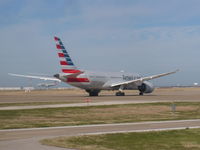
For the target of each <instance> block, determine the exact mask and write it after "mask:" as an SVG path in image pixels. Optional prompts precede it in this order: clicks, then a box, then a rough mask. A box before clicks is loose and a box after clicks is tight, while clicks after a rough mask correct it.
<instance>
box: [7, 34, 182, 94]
mask: <svg viewBox="0 0 200 150" xmlns="http://www.w3.org/2000/svg"><path fill="white" fill-rule="evenodd" d="M54 40H55V42H56V48H57V53H58V57H59V59H60V65H61V71H62V72H61V73H58V74H55V75H54V76H53V77H42V76H30V75H19V74H9V75H12V76H18V77H27V78H34V79H41V80H50V81H57V82H61V81H62V82H65V83H68V84H69V85H72V86H74V87H78V88H81V89H84V90H85V91H86V92H87V93H88V94H89V96H98V95H99V93H100V91H101V90H117V92H116V94H115V95H116V96H125V93H124V90H138V91H139V95H143V94H144V93H152V92H153V91H154V86H153V84H152V83H151V82H149V80H152V79H155V78H160V77H163V76H167V75H170V74H173V73H176V72H177V71H179V70H175V71H171V72H167V73H162V74H157V75H152V76H146V77H142V76H141V75H139V74H137V73H135V74H131V73H125V72H96V71H87V70H81V69H79V68H77V67H76V66H75V65H74V63H73V61H72V59H71V57H70V55H69V53H68V52H67V50H66V48H65V47H64V45H63V43H62V41H61V39H60V38H59V37H56V36H55V37H54Z"/></svg>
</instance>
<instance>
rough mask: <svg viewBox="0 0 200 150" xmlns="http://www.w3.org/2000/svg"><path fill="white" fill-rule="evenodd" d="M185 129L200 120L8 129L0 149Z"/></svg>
mask: <svg viewBox="0 0 200 150" xmlns="http://www.w3.org/2000/svg"><path fill="white" fill-rule="evenodd" d="M185 128H200V119H196V120H174V121H153V122H140V123H119V124H101V125H83V126H63V127H49V128H31V129H8V130H0V148H1V150H12V149H15V150H22V149H29V150H44V149H49V150H61V149H60V148H56V147H49V146H44V145H41V144H40V143H39V142H38V141H39V140H41V139H44V138H53V137H58V136H76V135H92V134H105V133H121V132H144V131H161V130H174V129H185Z"/></svg>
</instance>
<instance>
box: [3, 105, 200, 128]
mask: <svg viewBox="0 0 200 150" xmlns="http://www.w3.org/2000/svg"><path fill="white" fill-rule="evenodd" d="M170 105H171V104H170V103H160V104H157V103H155V104H129V105H110V106H89V107H74V108H51V109H32V110H9V111H0V128H22V127H43V126H63V125H81V124H100V123H121V122H137V121H153V120H174V119H196V118H200V109H199V103H188V104H186V103H177V109H176V112H175V113H172V112H171V107H170Z"/></svg>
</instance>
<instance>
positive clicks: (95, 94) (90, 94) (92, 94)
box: [89, 92, 99, 96]
mask: <svg viewBox="0 0 200 150" xmlns="http://www.w3.org/2000/svg"><path fill="white" fill-rule="evenodd" d="M98 95H99V93H98V92H90V93H89V96H98Z"/></svg>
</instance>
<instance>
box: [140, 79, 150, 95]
mask: <svg viewBox="0 0 200 150" xmlns="http://www.w3.org/2000/svg"><path fill="white" fill-rule="evenodd" d="M138 90H139V91H140V92H142V93H151V92H153V90H154V86H153V84H152V83H150V82H147V81H144V82H143V83H142V84H141V85H140V86H138Z"/></svg>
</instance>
